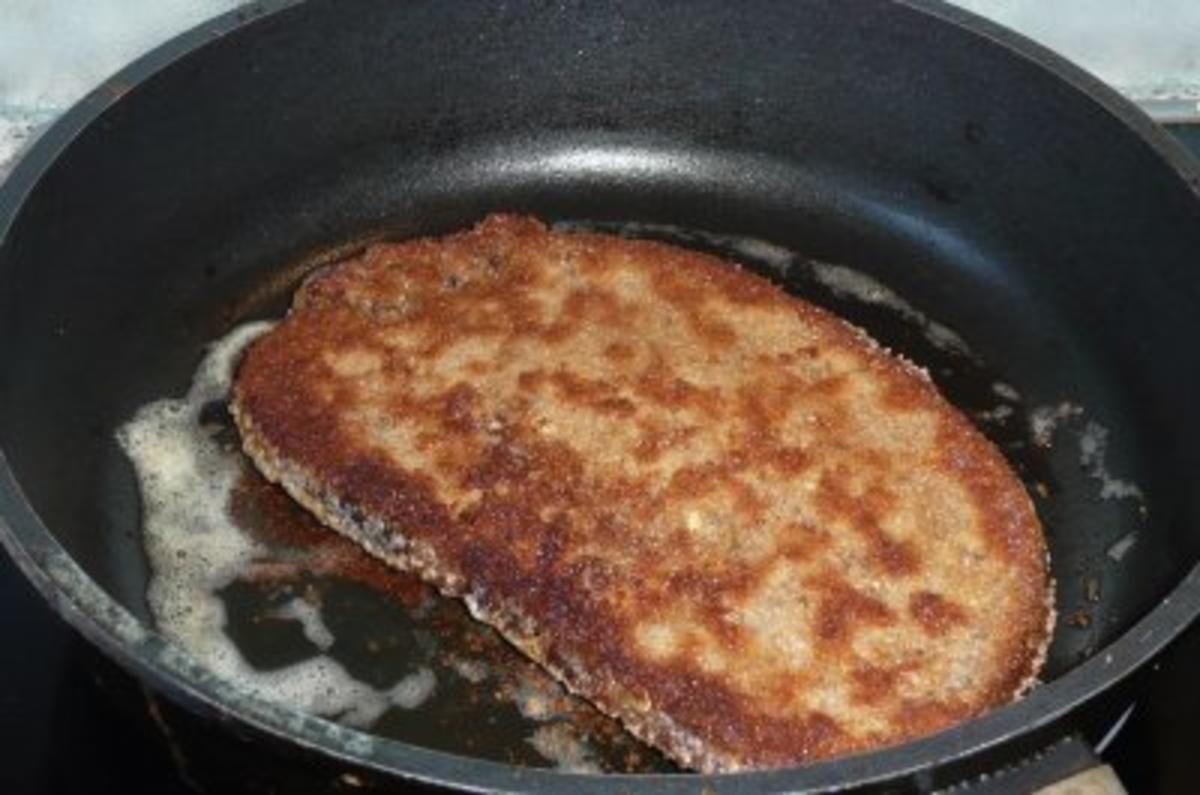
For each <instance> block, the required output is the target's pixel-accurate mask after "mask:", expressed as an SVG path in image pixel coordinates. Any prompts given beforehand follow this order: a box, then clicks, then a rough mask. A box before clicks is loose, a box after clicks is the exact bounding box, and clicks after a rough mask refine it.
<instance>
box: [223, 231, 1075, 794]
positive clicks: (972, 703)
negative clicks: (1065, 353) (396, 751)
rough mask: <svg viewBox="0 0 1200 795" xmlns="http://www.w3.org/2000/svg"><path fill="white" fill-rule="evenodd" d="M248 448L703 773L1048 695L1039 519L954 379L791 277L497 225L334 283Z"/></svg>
mask: <svg viewBox="0 0 1200 795" xmlns="http://www.w3.org/2000/svg"><path fill="white" fill-rule="evenodd" d="M231 408H232V412H233V414H234V417H235V419H236V421H237V424H238V427H239V429H240V431H241V434H242V439H243V444H244V448H245V449H246V451H247V452H248V454H249V455H250V456H251V458H252V459H253V460H254V462H255V464H256V465H257V466H258V467H259V469H261V470H262V472H263V473H264V474H265V475H266V476H267V477H268V478H270V479H271V480H274V481H277V482H279V483H281V484H282V485H283V486H284V487H285V488H286V489H287V491H288V492H289V493H290V494H291V495H292V496H293V497H294V498H295V499H296V500H298V501H299V502H300V503H301V504H303V505H304V506H305V507H307V508H308V509H309V510H311V511H312V512H313V513H314V514H316V515H317V516H318V517H319V518H320V519H321V520H322V521H323V522H324V523H325V524H327V525H328V526H329V527H331V528H333V529H334V530H336V531H338V532H340V533H343V534H345V535H346V536H348V537H350V538H351V539H353V540H354V541H356V542H357V543H359V544H360V545H362V546H363V547H364V548H365V549H366V550H368V551H369V552H371V553H372V554H374V555H376V556H378V557H379V558H381V559H383V560H384V561H386V562H387V563H389V564H391V565H393V566H395V567H398V568H400V569H405V570H412V571H415V572H417V573H418V574H419V575H420V576H421V577H423V578H424V579H426V580H427V581H429V582H431V583H433V584H434V585H436V586H437V587H438V588H440V589H441V590H442V591H443V592H444V593H446V594H449V595H451V596H455V597H459V598H462V599H464V600H466V603H467V604H468V606H469V607H470V609H471V611H472V612H473V614H474V615H475V616H476V617H477V618H479V619H480V620H482V621H484V622H487V623H488V624H491V625H493V626H495V627H496V628H497V629H498V630H499V631H500V632H501V633H502V634H503V635H504V636H505V637H506V638H507V639H508V640H509V641H511V642H512V643H513V644H514V645H515V646H517V647H518V648H519V649H521V650H522V651H523V652H524V653H525V654H527V655H528V656H529V657H531V658H532V659H534V660H535V661H537V662H538V663H540V664H541V665H543V666H544V667H545V668H546V669H548V670H549V671H550V672H551V673H552V674H553V675H555V676H556V677H557V678H559V679H560V680H561V681H562V682H563V683H564V684H565V685H566V686H567V687H568V688H570V689H571V690H573V691H575V692H576V693H579V694H581V695H582V696H584V697H586V698H588V699H589V700H591V701H592V702H593V703H595V704H596V705H597V706H598V707H599V708H600V709H602V710H603V711H605V712H608V713H610V714H612V715H614V716H616V717H617V718H619V719H620V720H621V721H622V722H623V723H624V724H625V725H626V726H627V727H628V729H629V730H630V731H631V732H632V733H633V734H635V735H636V736H638V737H640V738H641V739H643V740H644V741H646V742H648V743H650V744H652V745H654V746H657V747H658V748H660V749H662V750H663V751H664V752H665V753H667V754H668V755H669V756H670V757H672V758H673V759H675V760H676V761H678V762H679V763H680V764H682V765H684V766H687V767H690V768H695V769H699V770H702V771H710V772H711V771H729V770H739V769H746V768H760V767H777V766H785V765H794V764H801V763H805V762H809V761H813V760H818V759H824V758H828V757H832V756H836V755H840V754H845V753H848V752H852V751H858V750H864V749H870V748H876V747H879V746H883V745H888V744H893V743H897V742H901V741H904V740H907V739H911V738H915V737H919V736H922V735H925V734H929V733H932V732H934V731H937V730H939V729H942V728H945V727H948V726H950V725H953V724H955V723H958V722H960V721H963V720H966V719H968V718H971V717H973V716H976V715H978V714H980V713H981V712H983V711H985V710H987V709H989V708H991V707H994V706H997V705H1000V704H1004V703H1006V702H1008V701H1010V700H1012V699H1013V698H1014V697H1016V696H1017V695H1019V694H1020V693H1021V692H1022V691H1023V690H1024V689H1025V688H1027V687H1028V686H1029V685H1030V683H1031V682H1032V680H1033V677H1034V676H1035V674H1036V671H1037V669H1038V667H1039V665H1040V663H1041V660H1042V657H1043V656H1044V652H1045V648H1046V644H1047V640H1048V636H1049V628H1050V625H1051V622H1052V612H1051V608H1050V600H1049V593H1050V580H1049V575H1048V569H1047V565H1048V564H1047V552H1046V545H1045V540H1044V538H1043V534H1042V530H1041V527H1040V525H1039V523H1038V520H1037V517H1036V514H1035V512H1034V509H1033V506H1032V504H1031V502H1030V500H1029V497H1028V495H1027V494H1026V492H1025V491H1024V489H1023V487H1022V485H1021V484H1020V482H1019V481H1018V479H1017V478H1016V477H1015V476H1014V474H1013V473H1012V472H1011V470H1010V469H1009V468H1008V466H1007V464H1006V462H1005V461H1004V459H1003V457H1002V456H1001V455H1000V453H999V452H998V451H997V450H996V449H995V448H994V447H993V446H992V445H991V444H990V443H989V442H988V441H987V440H986V439H985V438H984V437H983V436H982V435H981V434H980V433H979V432H978V431H976V430H975V429H974V428H973V427H972V426H971V425H970V423H969V422H968V421H967V420H966V419H965V418H964V417H963V416H962V415H960V414H959V413H958V412H957V411H956V410H955V409H954V408H952V407H951V406H950V405H949V404H948V403H947V402H946V401H945V400H944V399H943V398H942V397H941V396H940V395H939V394H938V392H937V391H936V389H935V388H934V387H933V385H932V384H931V383H930V382H929V380H928V378H927V377H926V376H925V375H924V373H923V372H921V371H920V370H918V369H917V368H915V367H913V366H912V365H909V364H908V363H906V362H904V361H903V360H901V359H899V358H897V357H893V356H891V355H890V354H888V353H887V352H886V351H884V350H883V349H881V348H880V347H879V346H878V345H876V344H875V343H874V342H873V341H872V340H870V339H869V338H868V337H867V336H866V335H865V334H863V333H862V332H860V331H859V330H857V329H855V328H854V327H852V326H850V325H848V324H847V323H845V322H843V321H841V320H840V319H838V318H836V317H834V316H833V315H831V314H829V313H827V312H825V311H823V310H821V309H819V308H817V307H814V306H812V305H810V304H808V303H806V302H804V301H801V300H799V299H797V298H794V297H792V296H789V295H787V294H786V293H784V292H783V291H782V290H781V289H779V288H778V287H776V286H774V285H772V284H771V283H769V282H768V281H766V280H764V279H762V278H760V277H757V276H754V275H752V274H749V273H746V272H744V271H742V270H740V269H739V268H738V267H736V266H735V265H732V264H729V263H726V262H723V261H720V260H718V259H716V258H713V257H710V256H707V255H704V254H700V253H696V252H692V251H688V250H684V249H681V248H678V247H674V246H670V245H666V244H663V243H658V242H651V241H642V240H630V239H625V238H620V237H616V236H608V235H600V234H587V233H564V232H555V231H551V230H550V229H548V228H547V227H546V226H544V225H543V224H541V223H540V222H538V221H536V220H533V219H529V218H521V217H515V216H492V217H489V218H488V219H486V220H485V221H483V222H482V223H481V224H480V225H478V226H477V227H475V228H474V229H472V230H470V231H467V232H464V233H460V234H457V235H453V236H450V237H446V238H441V239H421V240H413V241H409V242H403V243H392V244H376V245H373V246H371V247H370V248H368V249H367V250H366V251H365V253H363V254H362V255H361V256H358V257H356V258H355V259H353V260H351V261H348V262H346V263H344V264H341V265H339V266H337V267H335V268H334V269H332V270H330V271H328V272H325V273H322V274H319V275H317V276H315V277H314V278H312V279H310V280H309V281H308V282H307V283H306V284H305V285H304V286H303V287H302V288H301V289H300V290H299V292H298V293H297V295H296V297H295V301H294V304H293V307H292V309H291V311H290V313H289V314H288V316H287V317H286V319H284V320H283V321H282V322H281V323H280V324H279V325H278V326H277V327H276V328H275V329H274V330H272V331H271V332H270V333H269V334H267V335H265V336H264V337H262V338H261V339H260V340H258V341H257V342H256V343H255V344H254V345H253V346H252V347H251V348H250V349H249V351H248V352H247V354H246V356H245V358H244V360H243V362H242V364H241V366H240V368H239V372H238V375H237V379H236V382H235V386H234V392H233V397H232V401H231Z"/></svg>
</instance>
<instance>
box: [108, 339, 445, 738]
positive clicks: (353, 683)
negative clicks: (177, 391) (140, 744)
mask: <svg viewBox="0 0 1200 795" xmlns="http://www.w3.org/2000/svg"><path fill="white" fill-rule="evenodd" d="M271 326H272V324H270V323H265V322H258V323H248V324H245V325H242V326H239V327H238V328H236V329H234V330H233V331H232V332H230V333H229V334H228V335H226V336H225V337H223V338H222V339H220V340H218V341H217V342H215V343H214V344H213V345H212V346H211V347H210V348H209V349H208V352H207V354H206V355H205V357H204V360H203V361H202V362H201V364H200V367H199V369H198V370H197V372H196V375H195V377H194V380H193V381H192V385H191V388H190V389H189V390H188V393H187V395H186V396H185V397H183V398H180V399H166V400H159V401H156V402H154V403H150V404H149V405H146V406H144V407H142V408H141V409H140V410H139V411H138V412H137V413H136V414H135V415H134V417H133V419H132V420H130V421H129V422H128V423H126V424H125V425H124V426H122V427H121V428H120V429H119V430H118V431H117V441H118V443H119V444H120V445H121V448H122V449H123V450H124V451H125V453H126V455H128V456H129V458H130V460H131V461H132V462H133V465H134V468H135V470H136V472H137V479H138V484H139V486H140V490H141V495H142V529H143V538H144V544H145V549H146V555H147V558H148V560H149V563H150V568H151V572H152V576H151V580H150V584H149V587H148V589H147V594H146V596H147V601H148V602H149V606H150V610H151V612H152V613H153V615H154V618H155V621H156V622H157V625H158V629H159V631H160V632H162V634H163V635H164V636H166V637H167V638H168V639H169V640H171V641H172V642H174V643H176V644H178V645H179V646H181V647H182V648H183V649H185V650H186V651H187V652H189V653H190V654H191V655H192V656H194V657H195V658H196V659H197V660H198V661H199V662H200V663H201V664H202V665H204V666H205V667H207V668H208V669H209V670H211V671H212V672H213V673H214V674H216V675H217V676H219V677H221V678H222V679H225V680H227V681H229V682H231V683H233V684H234V685H237V686H240V687H241V688H242V689H244V690H245V691H247V692H249V693H251V694H253V695H254V696H257V697H259V698H262V699H264V700H267V701H271V702H275V703H278V704H283V705H286V706H291V707H294V708H298V709H300V710H302V711H305V712H308V713H311V714H314V715H319V716H322V717H327V718H333V719H336V720H338V721H339V722H341V723H344V724H347V725H351V726H356V727H367V726H370V725H371V724H372V723H374V722H375V721H376V720H377V719H378V718H379V717H380V716H381V715H383V713H384V712H386V711H387V710H388V709H390V708H392V707H398V708H401V709H415V708H417V707H419V706H420V705H421V704H423V703H424V702H425V701H426V700H428V698H429V697H430V695H432V693H433V692H434V690H435V689H436V679H435V677H434V674H433V672H432V671H431V670H430V669H428V668H424V667H422V668H419V669H418V670H417V671H415V672H413V673H410V674H408V675H407V676H404V677H403V678H401V679H400V680H399V681H398V682H396V683H395V684H394V685H392V686H391V687H389V688H387V689H385V690H380V689H377V688H375V687H372V686H370V685H368V684H366V683H364V682H361V681H359V680H357V679H355V678H354V677H353V676H351V675H350V674H349V673H348V672H347V671H346V669H345V668H344V667H343V666H342V664H341V663H339V662H338V661H337V660H335V659H333V658H332V657H330V656H328V655H326V654H324V653H323V652H324V651H325V650H327V649H329V648H330V647H331V646H332V645H333V636H332V634H331V633H330V631H329V629H328V627H327V625H326V624H325V622H324V620H323V619H322V617H321V614H320V608H319V607H317V606H316V605H313V604H309V603H308V602H305V601H303V600H302V599H296V600H293V601H292V602H289V603H287V604H285V605H284V606H283V607H282V608H280V609H279V610H278V611H276V614H275V617H277V618H281V619H286V620H294V621H297V622H299V623H300V625H301V627H302V628H303V630H304V634H305V636H306V637H307V638H308V639H309V640H310V641H311V642H312V643H313V645H314V647H315V650H316V651H317V652H318V653H316V654H315V655H314V656H313V657H311V658H309V659H305V660H302V661H300V662H297V663H294V664H291V665H287V666H284V667H281V668H276V669H273V670H269V671H264V670H259V669H257V668H255V667H253V666H252V665H250V664H249V663H248V662H247V661H246V659H245V658H244V657H243V656H242V654H241V652H240V651H239V650H238V648H237V646H236V645H235V644H234V642H233V641H232V639H230V637H229V635H228V634H227V633H226V631H225V630H226V623H227V621H226V613H225V604H224V602H223V600H222V598H221V596H220V592H221V590H222V589H223V588H225V587H226V586H228V585H230V584H231V583H233V582H234V581H236V580H238V579H240V578H243V577H245V576H247V575H248V574H249V572H250V571H251V570H252V567H253V566H254V564H255V562H256V561H257V560H259V559H261V558H264V557H266V556H267V550H266V549H265V548H264V547H262V545H261V544H259V543H257V542H255V541H254V540H253V539H252V538H250V537H249V536H248V535H247V534H246V533H245V531H243V530H242V529H241V528H239V527H238V525H237V524H236V523H235V522H234V521H233V519H232V518H231V516H230V498H231V496H232V493H233V489H234V485H235V484H236V483H237V481H238V478H239V477H240V475H241V473H242V469H243V466H244V462H243V458H242V456H241V454H240V453H239V451H238V450H237V449H235V448H234V447H232V446H228V445H223V444H222V443H221V442H220V441H218V439H217V438H216V437H217V435H218V433H219V432H220V428H219V427H213V426H211V425H207V424H205V423H204V422H203V420H202V412H203V410H204V408H205V407H206V406H208V405H209V404H212V403H214V402H221V401H224V400H225V398H226V396H227V394H228V392H229V388H230V384H231V382H232V378H233V372H234V368H235V366H236V363H237V361H238V359H239V356H240V354H241V352H242V351H243V350H244V349H245V348H246V346H247V345H249V344H250V343H251V342H252V341H254V340H255V339H256V338H257V337H259V336H261V335H262V334H263V333H265V332H266V331H268V330H269V329H270V328H271Z"/></svg>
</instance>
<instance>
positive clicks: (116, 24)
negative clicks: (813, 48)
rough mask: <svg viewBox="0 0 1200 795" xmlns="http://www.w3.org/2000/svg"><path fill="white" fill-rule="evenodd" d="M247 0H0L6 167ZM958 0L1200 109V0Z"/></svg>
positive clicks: (1190, 111) (1133, 88)
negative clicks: (98, 91) (45, 130)
mask: <svg viewBox="0 0 1200 795" xmlns="http://www.w3.org/2000/svg"><path fill="white" fill-rule="evenodd" d="M243 1H244V0H0V19H2V20H3V23H0V179H2V178H3V176H4V175H5V174H6V173H7V172H8V170H9V169H10V168H11V164H12V162H13V160H14V158H15V156H16V154H17V153H19V151H20V150H21V148H22V147H23V146H24V145H26V144H27V142H28V141H29V140H30V139H31V137H32V136H33V134H34V133H35V132H36V131H37V130H38V129H40V128H41V127H42V126H44V125H45V124H46V123H48V122H49V121H50V120H52V119H53V118H54V117H55V116H57V114H58V113H60V112H62V110H63V109H65V108H66V107H69V106H70V105H71V104H72V103H74V102H75V101H76V100H78V99H79V98H80V97H82V96H83V95H84V94H85V93H87V91H88V90H89V89H91V88H92V86H94V85H97V84H98V83H100V81H102V80H103V79H104V78H106V77H108V76H109V75H110V74H112V73H113V72H115V71H116V70H118V69H119V68H121V67H122V66H123V65H124V64H126V63H128V62H129V61H131V60H133V59H134V58H136V57H137V56H138V55H140V54H141V53H143V52H145V51H147V50H149V49H151V48H153V47H154V46H156V45H158V44H160V43H162V42H163V41H166V40H167V39H168V38H170V37H171V36H174V35H176V34H178V33H180V32H182V31H184V30H186V29H188V28H189V27H192V26H193V25H196V24H198V23H199V22H202V21H203V20H205V19H207V18H209V17H211V16H214V15H216V14H219V13H221V12H224V11H228V10H229V9H231V8H234V7H236V6H238V5H240V4H241V3H242V2H243ZM844 1H845V2H848V3H849V2H853V0H844ZM957 2H958V5H961V6H963V7H965V8H968V9H970V10H972V11H975V12H976V13H980V14H983V15H985V16H988V17H991V18H992V19H995V20H996V21H998V22H1001V23H1002V24H1005V25H1008V26H1010V27H1013V28H1016V29H1017V30H1020V31H1022V32H1023V33H1025V34H1027V35H1029V36H1030V37H1031V38H1034V39H1036V40H1038V41H1040V42H1041V43H1043V44H1045V45H1047V46H1049V47H1051V48H1052V49H1055V50H1058V51H1059V52H1061V53H1063V54H1064V55H1066V56H1067V57H1069V58H1071V59H1072V60H1075V61H1076V62H1077V63H1079V64H1081V65H1082V66H1084V67H1085V68H1087V69H1089V70H1090V71H1092V72H1094V73H1095V74H1097V75H1099V76H1100V77H1101V78H1102V79H1104V80H1106V81H1107V82H1109V83H1110V84H1112V85H1114V86H1116V87H1117V88H1118V89H1120V90H1121V91H1123V92H1124V93H1125V94H1126V95H1128V96H1130V97H1131V98H1133V99H1135V100H1136V101H1139V102H1141V103H1142V104H1143V106H1144V107H1145V108H1146V109H1147V110H1149V111H1150V112H1151V113H1152V114H1153V115H1157V116H1159V117H1165V118H1189V117H1190V118H1196V119H1200V0H957ZM349 8H351V6H349V5H348V9H349Z"/></svg>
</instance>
